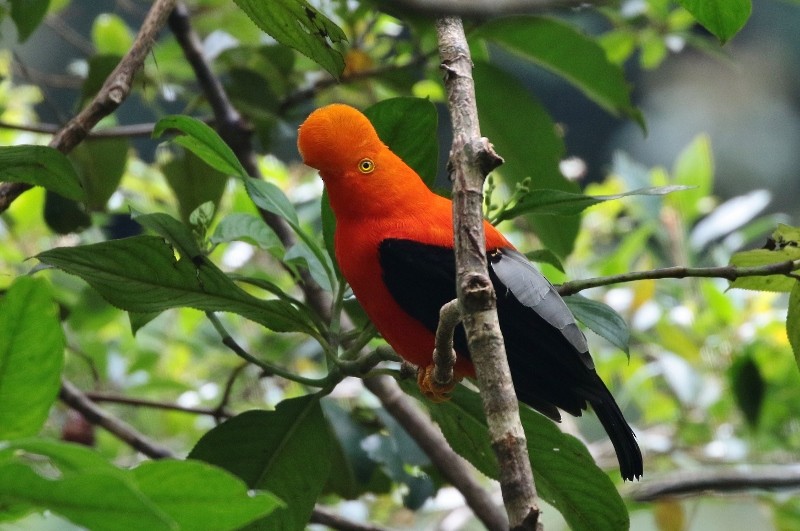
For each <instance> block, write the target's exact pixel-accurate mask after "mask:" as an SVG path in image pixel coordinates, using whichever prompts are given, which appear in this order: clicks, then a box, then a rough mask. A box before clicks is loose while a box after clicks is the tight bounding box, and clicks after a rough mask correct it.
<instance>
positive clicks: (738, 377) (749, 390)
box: [730, 321, 788, 428]
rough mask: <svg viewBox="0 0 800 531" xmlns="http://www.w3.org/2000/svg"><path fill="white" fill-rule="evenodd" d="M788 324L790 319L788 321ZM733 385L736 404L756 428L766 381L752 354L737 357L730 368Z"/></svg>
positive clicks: (748, 421)
mask: <svg viewBox="0 0 800 531" xmlns="http://www.w3.org/2000/svg"><path fill="white" fill-rule="evenodd" d="M787 325H788V321H787ZM730 374H731V384H732V385H731V387H732V389H733V397H734V398H735V399H736V405H738V406H739V409H740V410H741V412H742V414H743V415H744V418H745V419H746V420H747V423H748V424H749V425H750V426H751V427H753V428H755V427H757V426H758V420H759V418H760V417H761V406H762V405H763V403H764V394H765V391H766V382H764V377H763V376H762V375H761V371H760V370H759V369H758V365H757V364H756V362H755V360H754V359H753V357H752V356H751V355H746V356H744V357H741V358H739V359H737V360H736V361H735V362H734V363H733V365H731V369H730Z"/></svg>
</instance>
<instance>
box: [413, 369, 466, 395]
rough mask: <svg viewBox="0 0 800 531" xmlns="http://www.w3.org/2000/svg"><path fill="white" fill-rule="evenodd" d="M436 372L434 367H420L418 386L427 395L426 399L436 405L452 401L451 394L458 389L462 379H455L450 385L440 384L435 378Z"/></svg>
mask: <svg viewBox="0 0 800 531" xmlns="http://www.w3.org/2000/svg"><path fill="white" fill-rule="evenodd" d="M434 370H435V366H434V365H428V366H427V367H420V368H419V369H418V370H417V384H419V390H420V391H421V392H422V394H423V395H425V398H427V399H428V400H431V401H433V402H436V403H439V402H445V401H447V400H450V394H451V393H452V392H453V389H455V388H456V385H458V382H459V381H461V378H455V377H454V378H453V380H452V381H450V383H447V384H440V383H439V382H437V381H436V379H435V378H434V376H433V373H434Z"/></svg>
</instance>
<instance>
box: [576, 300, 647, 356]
mask: <svg viewBox="0 0 800 531" xmlns="http://www.w3.org/2000/svg"><path fill="white" fill-rule="evenodd" d="M564 302H566V303H567V306H569V309H570V311H572V313H573V314H574V315H575V318H576V319H577V320H578V321H580V322H582V323H583V324H585V325H586V326H588V327H589V330H591V331H592V332H594V333H595V334H597V335H598V336H600V337H602V338H604V339H606V340H607V341H608V342H609V343H611V344H612V345H614V346H615V347H617V348H618V349H620V350H621V351H623V352H624V353H625V354H627V355H628V358H629V359H630V350H629V342H630V338H631V331H630V329H629V328H628V324H627V323H626V322H625V319H623V318H622V317H621V316H620V315H619V314H618V313H617V312H615V311H614V310H613V309H612V308H611V307H610V306H608V305H607V304H603V303H602V302H599V301H594V300H592V299H587V298H586V297H583V296H581V295H572V296H571V297H564Z"/></svg>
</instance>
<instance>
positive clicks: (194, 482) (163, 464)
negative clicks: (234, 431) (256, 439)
mask: <svg viewBox="0 0 800 531" xmlns="http://www.w3.org/2000/svg"><path fill="white" fill-rule="evenodd" d="M131 473H132V475H133V479H134V481H135V482H136V486H137V487H138V488H139V489H140V490H141V491H142V493H143V494H144V495H145V496H147V497H148V498H149V499H150V500H152V502H153V503H154V504H155V505H156V506H157V507H158V508H159V509H161V510H162V511H163V512H164V513H166V514H168V515H169V516H170V517H171V518H172V519H173V520H175V521H176V522H178V523H179V524H180V529H182V530H201V529H208V530H215V531H216V530H222V529H239V528H240V527H241V526H243V525H245V524H248V523H250V522H252V521H253V520H255V519H257V518H261V517H264V516H266V515H267V514H269V513H271V512H272V511H273V510H275V509H277V508H278V507H280V506H282V505H283V503H282V502H281V501H280V500H279V499H278V498H276V497H275V496H273V495H272V494H270V493H267V492H259V493H257V494H253V495H250V494H248V489H247V485H245V483H244V481H242V480H241V479H240V478H238V477H236V476H234V475H232V474H230V473H229V472H226V471H225V470H222V469H220V468H217V467H215V466H211V465H208V464H206V463H202V462H200V461H192V460H189V461H173V460H164V461H150V462H146V463H143V464H141V465H139V466H138V467H136V468H134V469H133V470H132V471H131ZM187 485H191V488H190V489H187ZM221 508H224V510H220V509H221Z"/></svg>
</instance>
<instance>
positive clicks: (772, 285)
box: [730, 223, 800, 293]
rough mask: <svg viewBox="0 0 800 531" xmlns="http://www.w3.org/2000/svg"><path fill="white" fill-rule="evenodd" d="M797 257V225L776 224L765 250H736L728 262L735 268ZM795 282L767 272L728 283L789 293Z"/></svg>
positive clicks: (799, 245) (799, 252)
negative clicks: (764, 274)
mask: <svg viewBox="0 0 800 531" xmlns="http://www.w3.org/2000/svg"><path fill="white" fill-rule="evenodd" d="M790 260H791V261H794V260H800V228H798V227H790V226H789V225H784V224H782V223H781V224H779V225H778V228H777V229H775V231H774V232H773V233H772V238H771V239H770V241H769V242H768V244H767V246H766V248H764V249H754V250H752V251H743V252H740V253H736V254H734V255H733V256H732V257H731V263H730V265H733V266H736V267H757V266H765V265H769V264H776V263H779V262H786V261H790ZM796 285H797V282H796V281H795V279H793V278H792V277H788V276H786V275H768V276H763V277H762V276H759V277H743V278H737V279H736V280H734V281H733V282H731V284H730V287H731V288H741V289H752V290H757V291H782V292H787V293H788V292H790V291H793V290H794V289H795V286H796Z"/></svg>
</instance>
